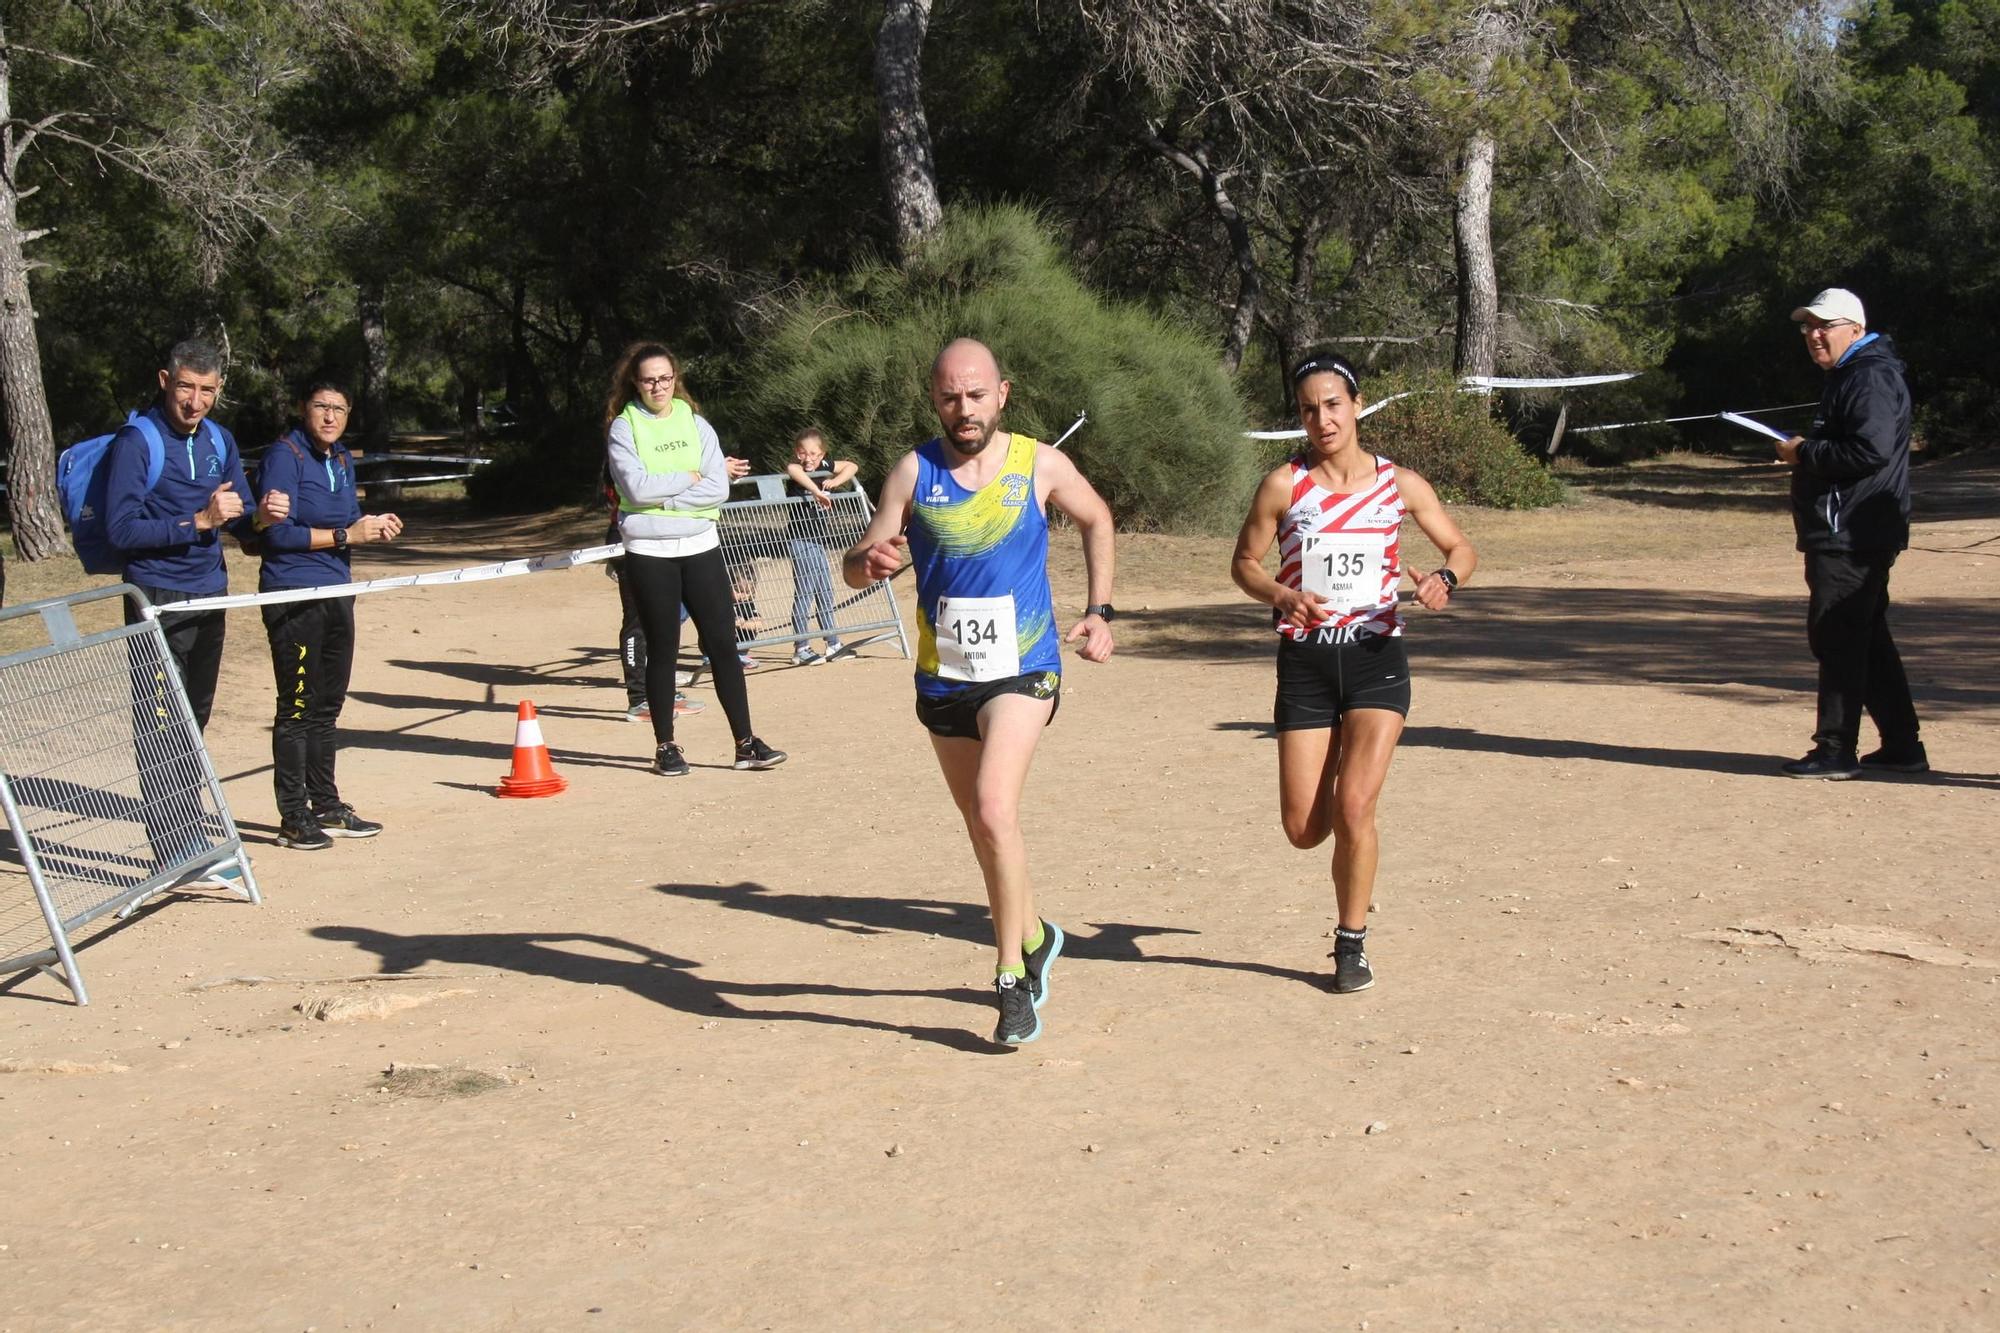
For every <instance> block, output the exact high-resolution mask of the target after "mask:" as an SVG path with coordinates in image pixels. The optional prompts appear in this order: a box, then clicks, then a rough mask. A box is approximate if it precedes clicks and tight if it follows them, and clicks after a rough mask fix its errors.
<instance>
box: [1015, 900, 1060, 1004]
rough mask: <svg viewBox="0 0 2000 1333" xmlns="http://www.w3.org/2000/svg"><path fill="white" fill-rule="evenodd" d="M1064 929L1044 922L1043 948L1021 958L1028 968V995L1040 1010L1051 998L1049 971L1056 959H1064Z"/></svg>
mask: <svg viewBox="0 0 2000 1333" xmlns="http://www.w3.org/2000/svg"><path fill="white" fill-rule="evenodd" d="M1062 947H1063V932H1062V927H1061V926H1058V925H1057V924H1056V923H1055V922H1053V921H1048V920H1044V921H1043V922H1042V947H1041V948H1039V949H1034V950H1031V951H1029V952H1028V953H1025V954H1023V955H1022V956H1021V961H1022V962H1023V963H1025V964H1027V968H1028V993H1029V994H1030V995H1031V996H1033V997H1034V1000H1035V1008H1037V1009H1039V1008H1041V1007H1042V1006H1043V1005H1044V1004H1046V1003H1047V1002H1048V998H1049V969H1050V968H1051V967H1054V966H1055V961H1056V959H1058V958H1060V957H1062Z"/></svg>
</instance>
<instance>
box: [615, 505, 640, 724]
mask: <svg viewBox="0 0 2000 1333" xmlns="http://www.w3.org/2000/svg"><path fill="white" fill-rule="evenodd" d="M611 540H612V541H617V540H618V537H617V535H616V534H615V533H614V534H613V535H612V538H611ZM610 563H611V577H612V578H614V579H616V580H618V612H619V615H618V664H619V668H620V670H621V671H622V672H623V674H624V677H625V703H626V705H627V706H628V707H630V706H631V705H634V704H640V703H644V702H645V701H646V631H645V628H644V627H643V626H642V625H641V624H640V623H639V594H638V593H636V592H634V591H633V590H632V580H631V578H630V576H628V575H627V574H626V572H625V567H624V566H625V562H624V561H623V560H613V561H611V562H610Z"/></svg>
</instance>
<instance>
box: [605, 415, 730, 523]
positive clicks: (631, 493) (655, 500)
mask: <svg viewBox="0 0 2000 1333" xmlns="http://www.w3.org/2000/svg"><path fill="white" fill-rule="evenodd" d="M639 410H640V411H642V412H643V411H645V410H646V409H644V408H643V407H642V408H640V409H639ZM694 429H695V434H696V435H698V436H699V437H700V438H701V479H700V480H699V481H697V480H695V478H693V477H691V476H689V475H688V474H687V473H685V472H669V473H667V474H665V475H664V476H662V475H659V474H656V473H651V472H648V471H646V469H645V468H644V467H642V466H640V464H639V451H638V449H637V447H636V446H635V445H634V443H633V440H632V426H631V423H629V422H627V421H626V420H625V418H624V417H623V416H620V417H618V418H617V419H616V420H614V421H613V422H612V423H611V431H610V435H609V437H608V438H607V440H606V442H605V449H606V453H607V458H608V460H609V462H610V465H611V480H612V482H613V483H614V484H615V485H616V486H617V487H618V493H619V494H620V495H622V496H624V497H625V499H626V500H627V501H629V502H630V503H632V504H635V505H643V506H646V507H647V508H651V507H653V506H655V505H660V506H664V507H666V508H668V509H705V508H707V507H708V506H710V505H718V504H721V503H722V502H723V501H724V500H727V499H728V498H729V465H728V464H727V463H726V462H725V461H724V460H723V457H722V441H721V440H719V439H717V438H716V435H715V427H713V426H711V425H709V424H708V420H707V418H705V417H702V416H699V415H697V416H696V417H695V419H694ZM714 526H715V520H713V519H708V518H688V517H682V516H679V515H675V514H624V513H621V514H620V515H619V516H618V530H619V532H620V533H622V534H623V535H625V536H626V537H638V538H642V539H644V538H655V539H663V538H681V537H699V536H700V535H702V533H704V532H706V531H708V529H710V528H712V527H714Z"/></svg>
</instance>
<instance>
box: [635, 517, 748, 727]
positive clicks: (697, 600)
mask: <svg viewBox="0 0 2000 1333" xmlns="http://www.w3.org/2000/svg"><path fill="white" fill-rule="evenodd" d="M620 582H621V584H622V585H624V586H626V587H629V588H630V589H631V591H632V595H633V597H634V598H635V599H636V601H637V603H638V607H639V626H640V628H641V629H643V630H644V631H645V634H646V648H647V655H646V698H647V700H648V702H650V703H651V704H652V706H653V739H654V740H655V741H656V742H658V743H660V744H663V745H664V744H665V743H666V742H668V741H671V740H672V739H673V738H674V664H675V663H676V662H677V661H679V659H680V655H681V607H682V606H683V605H685V606H686V607H687V609H688V615H689V616H690V617H691V618H692V619H693V620H694V628H695V633H696V635H697V636H699V637H700V639H701V650H702V652H703V653H705V654H707V656H708V670H709V674H710V675H711V676H713V677H714V679H715V697H716V699H717V700H718V701H719V702H720V703H721V704H722V712H723V715H724V716H726V717H727V718H728V719H729V730H730V734H731V735H733V736H735V738H736V739H737V740H739V741H743V740H748V739H749V738H750V736H751V734H752V733H751V730H750V692H749V690H748V689H747V688H745V686H744V684H743V663H742V661H741V659H739V658H738V657H737V656H736V611H735V602H734V599H733V598H732V597H731V595H730V592H729V574H728V572H727V571H726V570H725V569H724V567H723V563H722V551H721V550H720V549H719V548H718V549H716V550H712V551H703V552H702V553H701V554H700V555H689V556H658V555H627V556H626V557H625V573H624V576H623V577H622V578H621V580H620Z"/></svg>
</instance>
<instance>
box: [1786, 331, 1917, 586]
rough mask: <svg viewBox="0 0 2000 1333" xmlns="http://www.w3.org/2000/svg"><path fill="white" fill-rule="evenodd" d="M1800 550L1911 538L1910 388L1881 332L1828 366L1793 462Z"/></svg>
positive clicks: (1885, 545)
mask: <svg viewBox="0 0 2000 1333" xmlns="http://www.w3.org/2000/svg"><path fill="white" fill-rule="evenodd" d="M1792 526H1793V529H1794V530H1795V531H1796V532H1797V533H1798V538H1799V541H1798V547H1799V549H1800V550H1801V551H1856V552H1883V551H1900V550H1902V549H1903V548H1904V547H1906V546H1908V545H1909V544H1910V389H1909V385H1908V384H1906V383H1905V382H1904V380H1903V362H1902V359H1901V358H1899V357H1898V356H1897V355H1896V347H1895V344H1894V343H1891V342H1890V341H1889V339H1888V337H1887V336H1885V335H1881V334H1877V335H1875V336H1874V337H1871V338H1870V339H1869V340H1868V341H1867V342H1866V343H1865V344H1860V343H1858V344H1856V345H1855V346H1854V347H1853V348H1852V349H1851V350H1850V351H1849V352H1848V354H1847V356H1846V358H1845V359H1844V360H1842V361H1841V363H1840V364H1839V365H1837V366H1835V367H1834V368H1833V369H1832V370H1829V371H1827V372H1826V385H1825V387H1824V389H1823V390H1822V391H1821V393H1820V399H1819V411H1817V412H1815V413H1814V414H1813V423H1812V426H1811V428H1810V429H1809V430H1807V431H1806V433H1805V443H1804V444H1803V445H1801V446H1800V447H1799V461H1798V465H1797V466H1795V467H1794V468H1793V469H1792Z"/></svg>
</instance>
